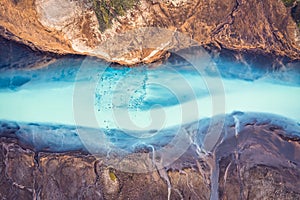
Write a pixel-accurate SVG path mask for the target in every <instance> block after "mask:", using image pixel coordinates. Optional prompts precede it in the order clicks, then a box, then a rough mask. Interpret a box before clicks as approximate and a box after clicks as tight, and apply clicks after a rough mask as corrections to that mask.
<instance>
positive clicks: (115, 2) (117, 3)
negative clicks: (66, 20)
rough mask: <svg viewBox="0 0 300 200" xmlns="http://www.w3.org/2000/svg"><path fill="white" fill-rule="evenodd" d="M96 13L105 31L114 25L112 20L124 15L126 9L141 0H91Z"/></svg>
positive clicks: (100, 25)
mask: <svg viewBox="0 0 300 200" xmlns="http://www.w3.org/2000/svg"><path fill="white" fill-rule="evenodd" d="M89 1H90V2H91V3H92V7H93V10H94V11H95V13H96V16H97V19H98V22H99V27H100V31H102V32H103V31H105V30H106V29H107V28H110V27H111V25H112V20H113V19H114V18H115V17H117V16H123V15H125V14H126V11H127V10H129V9H131V8H133V7H134V6H135V5H137V4H138V2H139V0H89Z"/></svg>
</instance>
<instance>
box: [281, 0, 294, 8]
mask: <svg viewBox="0 0 300 200" xmlns="http://www.w3.org/2000/svg"><path fill="white" fill-rule="evenodd" d="M282 1H283V3H284V5H285V6H286V7H291V6H293V5H294V2H295V1H296V0H282Z"/></svg>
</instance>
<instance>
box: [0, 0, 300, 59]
mask: <svg viewBox="0 0 300 200" xmlns="http://www.w3.org/2000/svg"><path fill="white" fill-rule="evenodd" d="M98 9H99V8H98ZM112 10H114V8H112ZM108 12H110V11H108ZM100 15H101V12H100ZM97 17H98V19H99V13H98V15H97V10H95V6H94V4H93V1H90V0H76V1H71V0H28V1H27V0H26V1H25V0H2V1H1V2H0V34H1V35H2V36H4V37H5V38H7V39H11V40H16V41H19V42H21V43H25V44H27V45H29V46H31V47H32V48H34V49H39V50H42V51H47V52H54V53H58V54H69V53H71V54H83V55H95V56H98V57H101V58H104V59H106V60H108V61H113V62H118V63H121V64H128V65H131V64H136V63H141V62H144V63H148V62H153V61H155V60H157V59H160V58H161V57H163V56H164V55H165V53H166V52H167V51H169V50H171V51H173V50H174V49H175V51H176V50H178V49H181V48H186V47H189V46H193V45H195V42H197V43H198V44H200V45H203V46H204V47H207V48H209V49H214V50H217V51H218V50H221V49H228V50H233V51H235V52H251V53H253V52H254V53H257V52H258V53H263V54H272V55H275V56H280V57H288V58H291V59H300V33H299V29H298V28H297V25H296V23H295V22H294V20H293V19H292V15H291V9H290V8H286V7H285V5H284V3H283V2H282V1H277V0H266V1H259V0H224V1H216V0H209V1H204V0H195V1H186V0H176V1H175V0H173V1H167V0H164V1H156V0H142V1H139V2H138V3H137V4H136V5H135V6H133V7H132V8H130V9H128V10H126V11H124V12H123V13H122V14H121V15H114V17H113V19H112V20H111V24H110V25H109V26H107V28H106V29H103V27H102V26H99V24H100V25H101V22H99V21H98V19H97ZM145 27H159V28H161V29H160V31H159V30H157V29H154V30H153V29H149V28H146V29H145ZM162 30H163V31H162ZM178 33H180V34H181V35H183V36H184V37H183V36H180V37H181V38H178V37H179V36H178ZM191 41H193V42H191Z"/></svg>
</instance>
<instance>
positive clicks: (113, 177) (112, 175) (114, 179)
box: [109, 171, 117, 181]
mask: <svg viewBox="0 0 300 200" xmlns="http://www.w3.org/2000/svg"><path fill="white" fill-rule="evenodd" d="M109 178H110V180H112V181H116V180H117V176H116V175H115V173H114V172H113V171H110V172H109Z"/></svg>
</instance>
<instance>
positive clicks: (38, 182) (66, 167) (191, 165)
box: [0, 120, 300, 200]
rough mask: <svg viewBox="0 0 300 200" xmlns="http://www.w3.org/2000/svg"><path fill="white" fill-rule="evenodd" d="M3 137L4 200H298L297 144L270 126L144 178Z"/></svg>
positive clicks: (230, 129)
mask: <svg viewBox="0 0 300 200" xmlns="http://www.w3.org/2000/svg"><path fill="white" fill-rule="evenodd" d="M6 130H10V133H7V137H4V136H2V138H1V142H0V173H1V176H0V197H1V199H23V200H24V199H167V198H168V197H169V198H170V199H210V197H211V196H213V194H212V193H216V195H217V197H219V199H299V198H300V189H299V188H300V182H299V178H300V170H299V165H300V157H299V152H300V139H299V137H298V136H295V135H292V134H290V133H288V132H287V129H285V128H284V127H281V126H278V125H274V123H272V122H268V123H258V122H255V120H254V122H247V123H242V125H241V127H240V132H239V133H238V135H236V134H235V133H236V127H235V126H232V125H231V126H227V128H226V129H224V130H223V133H222V134H224V133H226V134H227V136H226V138H227V139H225V140H224V141H222V142H220V143H218V144H217V146H216V147H215V148H214V150H213V151H212V152H211V153H209V154H203V155H200V154H198V153H196V149H195V147H194V146H193V145H191V146H190V148H189V149H188V150H187V151H186V152H185V153H184V154H183V155H182V156H181V157H180V158H179V159H178V160H177V161H175V163H173V164H171V166H167V167H164V168H162V169H157V170H154V171H151V172H147V173H129V172H123V171H121V170H119V169H115V168H114V167H113V166H109V165H106V164H105V162H103V161H104V160H105V159H107V158H106V157H101V156H99V157H97V158H96V157H94V156H92V155H89V154H86V153H82V152H77V151H72V152H63V153H55V152H42V151H41V152H36V151H34V150H33V149H32V147H30V146H28V145H26V144H24V143H21V142H20V141H18V140H17V139H16V138H14V137H8V135H10V136H11V135H13V132H14V131H15V130H14V129H6ZM213 163H214V164H213ZM141 164H142V163H141ZM213 168H215V169H213ZM212 174H213V176H212ZM213 184H217V185H215V187H212V185H213ZM213 188H214V189H213Z"/></svg>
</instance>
